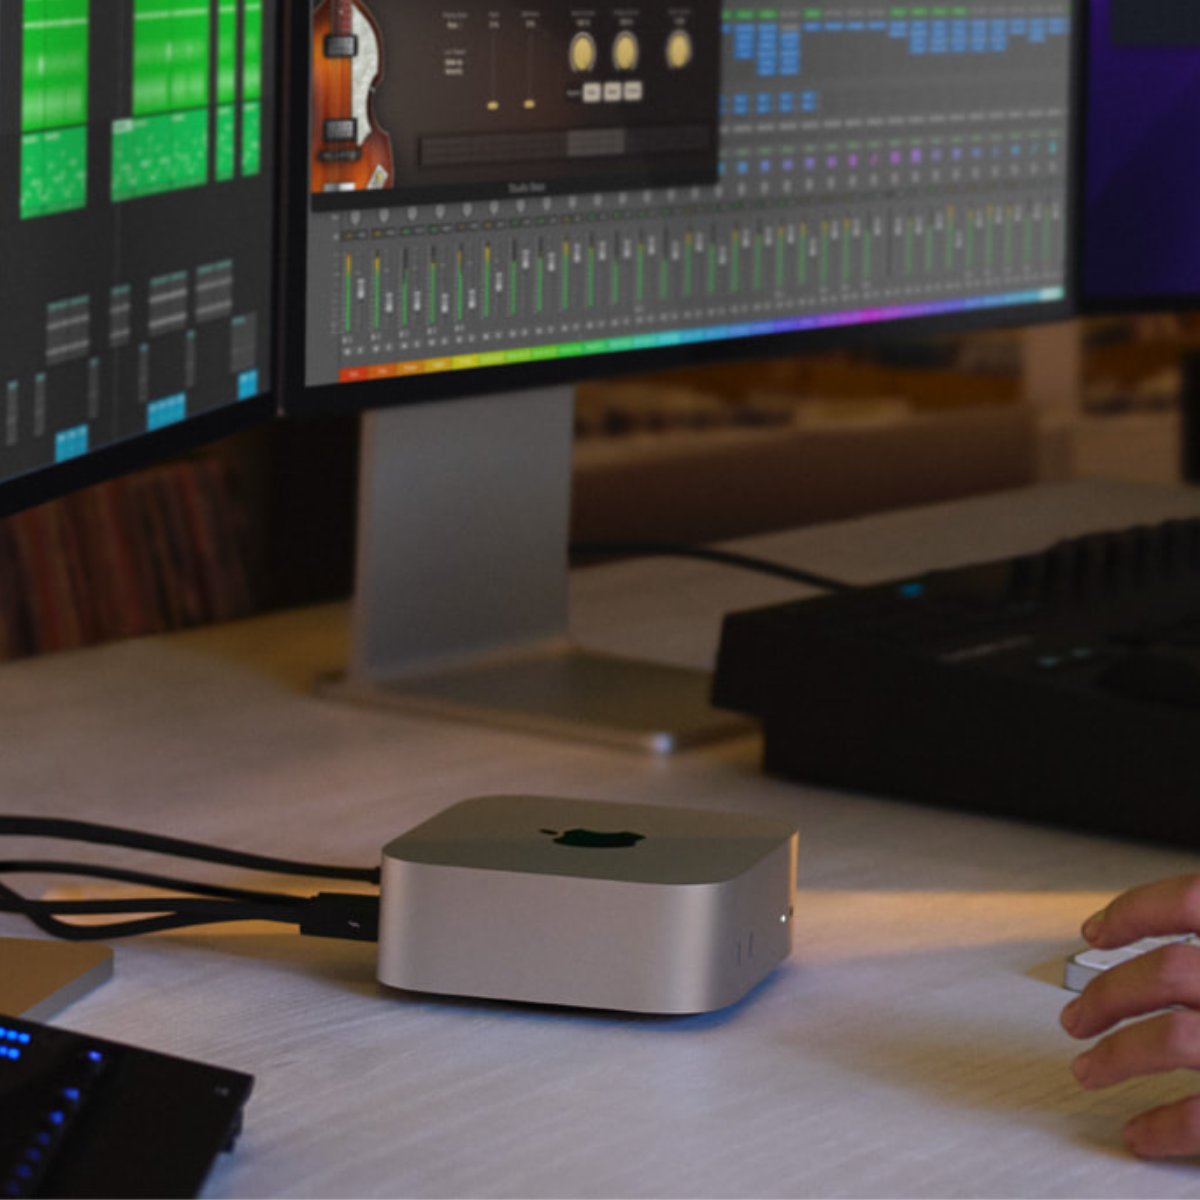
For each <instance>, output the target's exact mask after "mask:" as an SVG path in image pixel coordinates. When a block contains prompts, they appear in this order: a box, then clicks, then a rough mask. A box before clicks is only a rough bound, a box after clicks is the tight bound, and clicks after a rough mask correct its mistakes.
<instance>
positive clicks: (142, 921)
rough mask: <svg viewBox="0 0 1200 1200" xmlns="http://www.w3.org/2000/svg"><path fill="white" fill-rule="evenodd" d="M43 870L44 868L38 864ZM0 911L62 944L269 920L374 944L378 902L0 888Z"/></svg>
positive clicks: (347, 896)
mask: <svg viewBox="0 0 1200 1200" xmlns="http://www.w3.org/2000/svg"><path fill="white" fill-rule="evenodd" d="M38 865H39V866H44V865H45V864H38ZM0 912H11V913H16V914H18V915H20V916H23V917H26V918H27V919H28V920H30V921H32V922H33V923H34V924H35V925H36V926H37V927H38V928H39V929H41V930H42V931H43V932H44V933H48V934H50V935H51V936H52V937H57V938H63V939H65V940H67V941H75V942H82V941H107V940H110V939H113V938H124V937H135V936H138V935H140V934H147V933H160V932H163V931H166V930H171V929H186V928H189V927H192V926H197V925H221V924H228V923H231V922H234V921H270V922H274V923H276V924H281V925H294V926H297V927H298V928H299V930H300V933H301V934H303V935H305V936H307V937H322V938H340V939H344V940H349V941H357V942H376V941H378V940H379V897H378V896H377V895H365V894H359V893H354V892H318V893H317V894H316V895H315V896H303V897H296V896H283V897H281V898H280V899H279V900H277V901H272V900H269V899H268V900H267V901H265V902H249V901H244V900H230V899H217V898H212V897H196V896H161V897H155V896H139V897H132V898H114V899H98V900H31V899H29V898H28V897H26V896H22V895H21V894H20V893H19V892H17V891H15V890H14V889H12V888H10V887H8V886H7V885H6V884H3V883H0ZM125 913H130V914H136V913H146V914H150V915H147V916H145V917H141V918H138V919H136V920H132V921H120V922H114V923H108V924H104V925H75V924H72V923H71V922H69V921H61V920H59V918H60V917H64V916H101V915H103V916H110V915H118V914H125Z"/></svg>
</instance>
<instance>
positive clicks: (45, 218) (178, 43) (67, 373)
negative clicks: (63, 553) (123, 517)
mask: <svg viewBox="0 0 1200 1200" xmlns="http://www.w3.org/2000/svg"><path fill="white" fill-rule="evenodd" d="M277 30H278V23H277V17H276V12H275V0H3V3H0V263H3V267H2V268H0V483H4V484H10V483H11V484H20V485H21V487H20V488H19V489H18V490H19V491H21V493H22V494H23V495H25V496H27V497H29V498H32V499H37V498H41V497H42V496H48V495H50V494H53V493H54V491H55V490H61V487H60V481H61V479H63V478H66V477H67V474H68V473H69V471H70V470H71V469H74V474H72V475H71V477H72V478H79V477H80V475H79V470H78V469H79V468H81V467H82V468H84V472H83V473H84V475H86V474H87V469H86V468H87V467H89V466H90V465H91V464H93V463H95V462H98V461H101V460H104V461H110V462H113V461H117V460H116V459H114V458H113V456H112V452H113V451H115V450H118V449H119V450H121V451H122V454H121V455H120V456H119V457H120V459H121V461H123V462H127V463H129V464H136V463H137V462H139V461H143V460H146V459H149V458H151V457H152V456H153V455H154V454H156V453H158V452H159V450H160V449H162V448H164V447H166V446H169V445H170V446H174V445H179V444H182V442H183V440H184V438H183V437H181V434H182V433H183V432H184V431H185V430H186V431H187V433H188V434H189V435H190V434H191V432H192V431H199V430H205V431H207V432H209V433H215V432H218V431H224V430H225V429H226V428H232V427H234V426H235V425H236V424H239V423H241V422H243V421H244V420H246V419H248V416H249V414H250V412H251V411H254V412H256V413H258V414H261V413H262V412H263V411H264V410H267V409H269V407H270V402H269V400H267V399H266V397H267V394H268V392H269V391H270V389H271V387H272V378H271V375H272V352H273V351H272V347H273V345H274V340H275V339H274V332H275V331H274V325H275V317H274V298H273V296H274V281H273V277H272V272H273V270H274V269H275V268H274V263H275V261H276V255H275V248H274V236H275V235H274V230H275V225H276V221H275V205H276V197H275V182H274V180H275V175H276V163H275V148H276V144H277V137H276V135H275V121H276V112H275V109H276V105H275V102H274V89H275V86H276V79H275V66H276V59H277V45H276V43H277ZM170 433H173V434H174V436H168V434H170ZM7 496H8V492H7V491H4V490H0V497H7Z"/></svg>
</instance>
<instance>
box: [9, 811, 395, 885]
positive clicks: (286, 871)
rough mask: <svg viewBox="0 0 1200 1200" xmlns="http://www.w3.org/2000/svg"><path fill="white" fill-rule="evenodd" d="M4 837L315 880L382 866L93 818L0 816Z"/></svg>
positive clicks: (370, 875) (356, 875)
mask: <svg viewBox="0 0 1200 1200" xmlns="http://www.w3.org/2000/svg"><path fill="white" fill-rule="evenodd" d="M0 837H29V838H57V839H60V840H63V841H73V842H88V843H91V844H93V845H99V846H123V847H125V848H126V849H129V850H143V851H146V852H148V853H152V854H165V855H168V856H169V857H172V858H192V859H199V860H200V861H201V862H211V863H219V864H221V865H223V866H228V867H240V868H242V869H243V870H248V871H266V872H270V873H272V874H276V875H296V876H302V877H307V878H312V879H343V880H350V881H353V882H355V883H374V884H378V883H379V880H380V869H379V868H378V867H341V866H331V865H329V864H327V863H309V862H297V861H295V860H294V859H289V858H274V857H271V856H268V855H262V854H247V853H244V852H243V851H240V850H227V849H225V848H224V847H223V846H211V845H208V844H207V843H205V842H189V841H184V840H182V839H180V838H170V837H162V836H160V835H158V834H153V833H142V832H140V831H138V830H134V829H121V828H119V827H117V826H115V825H97V824H94V823H93V822H91V821H69V820H62V819H59V818H54V817H20V816H0Z"/></svg>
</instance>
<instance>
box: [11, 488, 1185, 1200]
mask: <svg viewBox="0 0 1200 1200" xmlns="http://www.w3.org/2000/svg"><path fill="white" fill-rule="evenodd" d="M1198 513H1200V494H1196V495H1193V494H1188V493H1183V492H1158V491H1151V490H1147V489H1140V488H1135V487H1124V486H1111V485H1108V486H1092V485H1072V486H1068V487H1065V488H1053V489H1043V490H1039V491H1035V492H1029V493H1019V494H1016V495H1014V496H1010V497H1003V498H991V499H985V500H980V501H974V502H969V503H964V504H958V505H954V506H949V507H946V508H939V509H931V510H926V511H924V512H919V513H905V514H899V515H894V516H888V517H883V518H877V519H872V520H869V521H862V522H855V523H852V524H847V525H841V526H829V527H824V528H820V529H814V530H810V531H806V532H802V533H796V534H790V535H785V536H779V537H771V538H766V539H761V540H759V541H758V542H756V543H755V548H757V549H759V550H761V551H763V552H766V553H774V554H778V555H780V556H781V557H786V558H788V559H790V560H791V561H794V562H796V563H797V564H805V565H807V566H810V567H812V568H814V569H817V570H821V571H825V572H827V573H830V574H834V575H839V574H840V575H844V576H846V577H848V578H852V579H856V580H864V581H865V580H867V579H872V578H889V577H892V576H895V575H899V574H903V573H905V572H908V571H911V570H914V569H917V568H920V567H922V566H928V565H936V564H948V563H951V562H961V561H966V560H969V559H972V558H979V557H991V556H994V555H1000V554H1006V553H1011V552H1014V551H1017V550H1019V549H1022V548H1032V547H1033V546H1035V545H1038V544H1042V543H1045V542H1047V541H1049V540H1051V539H1053V538H1056V537H1058V536H1061V535H1064V534H1067V533H1072V532H1083V531H1085V530H1088V529H1094V528H1102V527H1114V526H1119V525H1123V524H1128V523H1134V522H1137V521H1142V520H1152V519H1159V518H1163V517H1166V516H1169V515H1179V514H1187V515H1195V514H1198ZM795 594H796V593H795V590H794V589H792V588H789V587H787V586H785V585H782V584H779V583H775V582H772V581H769V580H764V579H759V578H757V577H754V576H749V575H745V576H743V575H741V574H738V573H734V572H728V571H723V570H721V569H718V568H713V567H708V566H704V565H699V564H684V563H658V562H656V563H641V564H636V565H620V566H615V567H607V568H603V569H600V570H595V571H591V572H587V573H584V574H581V575H580V576H579V577H578V579H577V581H576V608H575V614H576V624H577V627H578V630H579V633H580V635H581V638H582V640H585V641H587V642H589V643H591V644H593V645H598V646H602V647H607V648H611V649H616V650H625V651H637V650H639V649H640V650H642V651H643V652H647V651H650V650H652V649H653V650H655V651H657V652H659V653H660V654H661V655H663V656H665V657H668V658H670V659H672V660H674V661H680V662H693V663H697V664H703V663H706V662H708V661H709V660H710V658H711V655H712V652H713V648H714V646H715V643H716V636H717V630H718V621H719V617H720V614H721V613H722V612H724V611H725V610H727V609H730V608H733V607H739V606H751V605H755V604H759V603H765V602H769V601H773V600H777V599H783V598H787V597H790V596H794V595H795ZM344 619H345V613H344V611H343V610H342V609H341V608H329V609H318V610H314V611H309V612H301V613H293V614H287V615H284V616H280V617H272V618H267V619H263V620H256V621H252V622H247V623H245V624H242V625H236V626H230V627H226V628H222V629H215V630H206V631H202V632H198V633H193V634H188V635H183V636H173V637H169V638H162V639H154V640H149V641H142V642H136V643H130V644H125V645H121V646H116V647H110V648H104V649H100V650H97V651H92V652H87V653H82V654H76V655H70V656H64V657H60V658H56V659H46V660H42V661H38V662H30V663H24V664H17V665H14V666H10V667H5V668H4V669H3V671H0V755H2V757H0V763H2V766H0V778H2V779H3V790H4V807H5V808H6V809H8V810H9V811H18V812H20V811H25V812H41V813H44V814H48V815H50V814H53V815H63V816H78V817H89V818H93V819H96V820H102V821H112V822H118V823H122V824H127V825H133V826H142V827H148V828H153V829H155V830H158V831H161V832H166V833H173V834H176V835H178V836H190V837H199V838H207V839H210V840H215V841H220V842H223V843H226V844H235V845H239V846H241V847H244V848H247V849H258V850H262V851H264V852H268V853H269V852H275V853H280V854H290V855H293V856H305V857H310V858H312V857H326V858H329V859H334V860H343V861H347V862H361V863H369V862H372V861H373V860H375V859H376V857H377V854H378V849H379V846H380V845H381V843H383V842H384V841H386V840H387V839H389V838H390V837H392V836H393V835H395V834H396V833H397V832H399V831H402V830H403V829H405V828H407V827H409V826H410V825H412V824H414V823H416V822H417V821H418V820H421V819H423V818H425V817H426V816H428V815H429V814H431V813H433V812H434V811H436V810H438V809H439V808H442V807H444V806H446V805H448V804H450V803H452V802H454V801H456V800H458V799H461V798H463V797H466V796H470V795H473V794H479V793H483V792H503V791H535V792H558V793H563V794H567V795H575V796H594V797H600V798H605V797H609V798H620V799H625V800H630V801H636V802H643V803H656V804H668V805H669V804H680V805H701V806H714V807H743V808H746V809H752V810H754V811H758V812H763V813H770V814H775V815H780V816H786V817H788V818H791V819H793V820H794V821H795V822H796V823H797V824H798V826H799V828H800V830H801V863H800V866H801V872H800V878H801V889H802V890H801V895H800V897H799V901H798V905H797V930H796V933H797V946H796V952H795V955H794V958H793V960H792V961H791V962H790V963H788V964H786V965H785V966H784V968H783V969H781V970H780V971H779V972H778V973H777V974H776V976H774V977H773V979H772V980H771V981H769V982H768V983H767V984H766V985H765V986H764V987H763V988H761V989H760V990H759V992H758V993H756V994H755V995H754V996H753V997H752V998H751V999H750V1000H749V1001H747V1002H745V1003H743V1004H742V1005H740V1006H738V1007H737V1008H735V1009H734V1010H732V1011H729V1012H726V1013H724V1014H720V1015H717V1016H712V1017H706V1018H693V1019H683V1020H667V1019H635V1018H628V1017H610V1016H604V1015H596V1014H588V1013H573V1012H565V1011H554V1012H546V1011H538V1010H532V1009H522V1008H518V1007H506V1006H503V1005H489V1004H477V1003H470V1002H465V1001H463V1002H451V1001H437V1000H432V999H426V998H421V997H416V996H410V995H399V994H389V993H385V992H384V991H382V990H381V989H380V988H379V987H378V986H377V985H376V983H375V982H374V979H373V969H372V968H373V962H372V957H373V956H372V949H371V947H368V946H363V945H353V944H349V943H340V942H339V943H324V942H321V941H317V940H311V939H303V940H302V939H300V938H298V937H295V936H292V935H290V934H287V933H271V932H267V931H265V930H264V929H260V928H257V927H256V928H254V929H251V930H248V931H241V932H225V933H216V932H214V933H212V934H207V935H206V934H201V933H193V934H189V935H187V936H168V937H157V938H149V939H143V940H141V941H138V942H132V943H122V944H120V945H119V948H118V959H117V973H116V977H115V979H114V980H113V981H112V982H111V983H109V984H107V985H106V986H105V987H104V988H103V989H101V990H100V991H99V992H97V993H95V994H94V995H93V996H92V997H90V998H88V999H86V1000H84V1001H82V1002H81V1003H79V1004H77V1005H75V1006H74V1007H73V1008H71V1009H69V1010H68V1011H67V1012H66V1013H64V1014H63V1016H62V1017H61V1018H60V1022H61V1023H62V1024H65V1025H68V1026H71V1027H75V1028H81V1029H87V1030H89V1031H91V1032H94V1033H95V1034H97V1035H98V1036H103V1037H109V1038H114V1039H118V1040H127V1041H132V1042H136V1043H140V1044H143V1045H146V1046H149V1047H153V1048H156V1049H160V1050H164V1051H168V1052H172V1053H177V1054H182V1055H188V1056H193V1057H198V1058H203V1059H206V1060H209V1061H213V1062H216V1063H220V1064H223V1065H227V1066H231V1067H236V1068H239V1069H242V1070H246V1071H249V1072H251V1073H253V1074H254V1075H256V1076H257V1080H258V1082H257V1086H256V1089H255V1093H254V1096H253V1097H252V1099H251V1103H250V1106H249V1109H248V1112H247V1125H246V1132H245V1134H244V1136H243V1139H242V1141H241V1142H240V1144H239V1146H238V1149H237V1152H236V1154H235V1155H234V1156H233V1157H231V1158H228V1159H226V1160H224V1162H223V1164H222V1165H221V1166H220V1167H219V1168H218V1170H217V1172H216V1173H215V1175H214V1176H213V1178H212V1180H211V1183H210V1187H209V1192H210V1194H211V1195H213V1196H224V1195H236V1196H260V1195H263V1196H265V1195H272V1196H291V1195H310V1196H416V1195H422V1196H472V1195H481V1196H482V1195H488V1196H492V1195H495V1196H525V1197H533V1196H560V1197H567V1196H759V1197H766V1196H879V1195H894V1194H899V1195H906V1196H975V1195H978V1196H999V1195H1005V1196H1060V1195H1061V1196H1067V1195H1071V1196H1075V1195H1090V1196H1109V1195H1111V1196H1149V1195H1154V1196H1171V1195H1185V1194H1186V1195H1194V1194H1195V1192H1196V1190H1197V1188H1200V1168H1193V1167H1182V1166H1148V1165H1143V1164H1139V1163H1136V1162H1134V1161H1133V1160H1131V1159H1129V1158H1128V1157H1126V1156H1125V1154H1124V1152H1123V1151H1122V1150H1121V1148H1120V1143H1119V1137H1118V1130H1119V1126H1120V1124H1121V1122H1122V1121H1123V1119H1124V1118H1126V1117H1128V1116H1129V1115H1131V1114H1132V1113H1133V1112H1135V1111H1137V1110H1139V1109H1142V1108H1144V1107H1147V1106H1148V1105H1150V1104H1151V1103H1155V1102H1159V1101H1161V1100H1162V1099H1163V1098H1165V1097H1169V1096H1175V1095H1179V1094H1181V1093H1182V1091H1183V1090H1184V1089H1185V1088H1186V1086H1187V1085H1188V1084H1189V1083H1191V1084H1195V1085H1196V1086H1200V1084H1197V1081H1195V1080H1180V1079H1167V1080H1157V1081H1152V1082H1142V1083H1135V1084H1132V1085H1130V1086H1127V1087H1125V1088H1122V1089H1119V1090H1117V1091H1114V1092H1113V1093H1111V1094H1107V1095H1103V1096H1087V1095H1084V1094H1083V1093H1081V1092H1080V1091H1079V1090H1078V1089H1077V1088H1076V1086H1075V1084H1074V1082H1073V1080H1072V1079H1071V1077H1070V1075H1069V1074H1068V1071H1067V1063H1068V1061H1069V1059H1070V1058H1071V1056H1072V1053H1073V1048H1072V1044H1071V1043H1070V1041H1069V1039H1067V1038H1066V1036H1065V1035H1063V1034H1062V1033H1060V1032H1059V1030H1058V1027H1057V1023H1056V1017H1057V1013H1058V1010H1059V1008H1060V1007H1061V1005H1062V1004H1063V1003H1064V1001H1065V994H1064V993H1063V992H1061V991H1059V990H1058V989H1057V988H1056V987H1054V986H1052V985H1051V984H1050V983H1048V982H1046V978H1047V976H1046V970H1047V969H1049V970H1050V971H1053V970H1055V969H1056V968H1057V966H1058V965H1059V964H1060V963H1061V959H1062V957H1063V956H1064V955H1065V954H1066V953H1068V952H1069V951H1070V950H1072V949H1073V948H1075V947H1076V946H1077V945H1078V942H1077V938H1076V934H1075V931H1076V929H1077V927H1078V924H1079V922H1080V920H1081V919H1082V918H1083V917H1084V916H1086V915H1087V914H1088V913H1090V912H1091V911H1092V908H1093V906H1095V905H1098V904H1099V903H1101V902H1102V901H1103V900H1104V899H1105V898H1106V897H1108V896H1109V895H1111V894H1112V893H1113V892H1115V891H1117V890H1119V889H1121V888H1123V887H1124V886H1126V885H1128V884H1130V883H1133V882H1135V881H1139V880H1145V879H1148V878H1151V877H1156V876H1159V875H1163V874H1166V873H1168V872H1174V871H1179V870H1188V869H1193V870H1194V869H1200V857H1197V856H1194V855H1184V854H1175V853H1170V852H1167V851H1165V850H1155V849H1150V848H1146V847H1134V846H1123V845H1120V844H1117V843H1114V842H1106V841H1103V840H1100V839H1098V838H1090V837H1087V836H1083V835H1074V834H1070V833H1061V832H1050V831H1046V830H1043V829H1033V828H1027V827H1022V826H1017V825H1011V824H1007V823H1003V822H997V821H990V820H986V819H983V818H979V817H975V816H970V815H960V814H947V813H940V812H936V811H932V810H924V809H921V808H919V807H915V806H910V805H903V804H896V803H890V802H885V801H881V800H874V799H867V798H854V797H848V796H840V795H832V794H827V793H822V792H819V791H815V790H811V789H805V788H801V787H798V786H795V785H792V784H789V783H785V782H780V781H773V780H768V779H766V778H765V777H763V776H762V775H761V774H760V773H759V771H758V766H757V762H758V751H759V747H758V745H757V742H756V741H755V740H754V739H746V740H744V741H743V742H741V743H738V744H734V745H730V746H726V747H724V748H722V749H720V750H712V751H704V752H698V753H692V754H688V755H685V756H683V757H681V758H679V759H677V760H674V761H656V760H653V759H650V758H642V757H636V756H632V755H626V754H621V753H618V752H613V751H607V750H602V749H595V748H588V747H580V746H573V745H566V744H556V743H553V742H548V741H540V740H537V739H535V738H532V737H522V736H516V735H512V734H505V733H494V732H488V731H485V730H480V729H477V728H471V727H467V726H458V725H453V724H441V723H436V722H432V721H421V720H417V719H411V718H407V717H398V716H396V715H393V714H376V713H369V712H364V711H358V710H352V709H348V708H342V707H338V706H336V705H334V704H331V703H329V702H326V701H322V700H319V699H316V698H315V697H314V696H313V695H311V694H310V692H309V690H308V685H309V683H310V681H311V680H312V678H313V677H314V676H315V675H316V674H317V673H318V672H320V671H322V670H325V669H330V668H333V667H336V666H337V665H338V664H339V662H340V660H341V657H342V655H343V652H344V636H345V635H344ZM1135 799H1136V798H1135ZM10 848H11V849H12V850H13V851H14V852H15V851H17V850H20V851H21V852H24V851H26V850H29V849H32V846H19V847H10ZM41 848H42V849H43V851H44V849H45V844H44V843H43V844H41ZM58 849H61V847H58ZM114 857H119V856H114ZM143 861H144V860H143ZM156 861H158V862H161V860H156ZM188 871H189V872H190V873H191V874H192V875H193V876H194V875H196V874H197V873H198V872H199V871H200V868H199V867H190V866H189V867H188ZM209 874H211V875H213V876H218V877H226V878H231V877H233V873H232V872H224V871H221V870H220V869H216V868H214V869H213V870H212V871H211V872H209ZM240 878H243V879H244V878H245V876H240ZM0 932H3V933H11V934H21V933H26V932H28V930H27V927H26V926H25V925H24V924H23V923H22V922H20V921H17V920H15V919H12V918H5V919H3V920H0Z"/></svg>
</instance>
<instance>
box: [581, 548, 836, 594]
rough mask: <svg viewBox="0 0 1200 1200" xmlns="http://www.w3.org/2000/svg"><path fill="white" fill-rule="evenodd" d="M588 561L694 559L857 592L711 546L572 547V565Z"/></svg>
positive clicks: (797, 570) (795, 569) (819, 577)
mask: <svg viewBox="0 0 1200 1200" xmlns="http://www.w3.org/2000/svg"><path fill="white" fill-rule="evenodd" d="M588 558H694V559H699V560H700V561H701V562H709V563H716V564H717V565H718V566H723V567H736V568H738V569H739V570H743V571H754V572H755V573H757V574H759V575H771V576H773V577H775V578H776V579H786V580H788V582H790V583H802V584H804V585H805V586H806V587H815V588H820V589H821V590H822V591H826V592H852V591H854V590H855V585H854V584H852V583H847V582H846V581H845V580H843V579H831V578H830V577H829V576H827V575H818V574H817V573H816V572H814V571H805V570H803V569H802V568H800V567H790V566H788V565H787V564H786V563H780V562H775V561H773V560H772V559H767V558H756V557H754V556H753V555H750V554H739V553H737V552H736V551H733V550H717V549H714V548H713V547H711V546H689V545H686V544H683V543H675V542H578V543H576V544H574V545H572V546H571V559H572V561H576V560H579V559H588Z"/></svg>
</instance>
